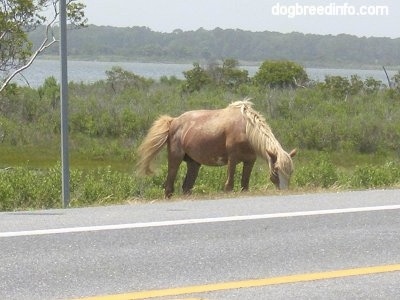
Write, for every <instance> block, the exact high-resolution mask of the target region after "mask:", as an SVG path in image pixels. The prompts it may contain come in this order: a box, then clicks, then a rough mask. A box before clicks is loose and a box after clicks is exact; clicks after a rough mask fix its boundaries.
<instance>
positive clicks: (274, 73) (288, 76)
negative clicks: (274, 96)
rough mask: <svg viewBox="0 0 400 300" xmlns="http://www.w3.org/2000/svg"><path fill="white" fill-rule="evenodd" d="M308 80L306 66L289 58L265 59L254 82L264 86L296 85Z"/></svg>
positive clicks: (282, 86)
mask: <svg viewBox="0 0 400 300" xmlns="http://www.w3.org/2000/svg"><path fill="white" fill-rule="evenodd" d="M307 81H308V76H307V73H306V71H305V70H304V68H303V67H302V66H301V65H299V64H297V63H295V62H291V61H287V60H267V61H264V62H263V63H262V64H261V66H260V68H259V70H258V72H257V73H256V74H255V76H254V82H255V83H256V84H257V85H258V86H260V87H263V88H265V87H270V88H287V87H296V86H297V85H300V84H304V83H305V82H307Z"/></svg>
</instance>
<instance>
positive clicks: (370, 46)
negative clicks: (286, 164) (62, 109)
mask: <svg viewBox="0 0 400 300" xmlns="http://www.w3.org/2000/svg"><path fill="white" fill-rule="evenodd" d="M55 32H57V30H55ZM42 34H43V28H38V30H35V31H33V32H31V33H30V34H29V38H30V39H31V40H32V42H33V43H34V44H39V43H40V42H41V40H42ZM68 45H69V50H68V51H69V55H70V56H72V57H76V58H80V59H123V60H141V61H174V62H183V61H184V62H193V61H212V60H220V59H222V58H226V57H231V58H234V59H236V60H239V61H250V62H251V61H256V62H260V61H264V60H281V59H285V60H292V61H296V62H298V63H301V64H303V65H307V66H313V67H324V66H337V67H340V66H346V67H361V66H363V67H365V66H382V65H385V66H399V65H400V51H399V49H400V38H397V39H391V38H383V37H368V38H367V37H356V36H352V35H348V34H340V35H336V36H333V35H317V34H302V33H298V32H292V33H287V34H283V33H278V32H270V31H264V32H251V31H245V30H240V29H221V28H215V29H213V30H205V29H203V28H200V29H198V30H196V31H182V30H180V29H177V30H174V31H173V32H171V33H162V32H156V31H152V30H151V29H149V28H147V27H137V26H135V27H125V28H118V27H110V26H95V25H89V26H87V27H86V28H83V29H80V30H72V31H69V32H68ZM57 53H58V47H57V46H55V47H52V48H51V49H48V51H47V52H46V54H50V55H56V54H57Z"/></svg>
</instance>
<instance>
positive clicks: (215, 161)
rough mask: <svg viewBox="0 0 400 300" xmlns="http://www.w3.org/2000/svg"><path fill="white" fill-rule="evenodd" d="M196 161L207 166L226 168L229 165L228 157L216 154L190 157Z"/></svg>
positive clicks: (194, 154)
mask: <svg viewBox="0 0 400 300" xmlns="http://www.w3.org/2000/svg"><path fill="white" fill-rule="evenodd" d="M189 156H190V158H192V159H193V160H194V161H196V162H198V163H199V164H202V165H206V166H224V165H226V164H227V163H228V157H227V155H222V154H221V155H216V154H215V153H204V152H203V153H191V155H189Z"/></svg>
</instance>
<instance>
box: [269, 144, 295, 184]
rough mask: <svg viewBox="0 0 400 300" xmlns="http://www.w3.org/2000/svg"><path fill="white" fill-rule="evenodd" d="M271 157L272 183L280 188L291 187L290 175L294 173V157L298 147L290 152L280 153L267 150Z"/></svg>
mask: <svg viewBox="0 0 400 300" xmlns="http://www.w3.org/2000/svg"><path fill="white" fill-rule="evenodd" d="M267 153H268V156H269V158H270V161H269V162H270V176H269V178H270V179H271V181H272V183H273V184H275V186H276V187H277V188H278V189H280V190H286V189H288V188H289V183H290V177H291V176H292V173H293V162H292V157H294V156H295V155H296V153H297V150H296V149H293V150H292V151H290V153H286V152H283V153H280V154H279V155H276V154H273V153H271V152H269V151H268V150H267Z"/></svg>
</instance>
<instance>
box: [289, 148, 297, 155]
mask: <svg viewBox="0 0 400 300" xmlns="http://www.w3.org/2000/svg"><path fill="white" fill-rule="evenodd" d="M296 154H297V149H293V150H292V151H290V153H289V155H290V157H294V156H295V155H296Z"/></svg>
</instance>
